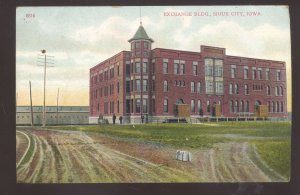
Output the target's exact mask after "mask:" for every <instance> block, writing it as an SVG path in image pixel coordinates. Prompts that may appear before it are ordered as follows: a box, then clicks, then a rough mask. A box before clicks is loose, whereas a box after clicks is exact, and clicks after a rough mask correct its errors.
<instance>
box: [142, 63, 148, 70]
mask: <svg viewBox="0 0 300 195" xmlns="http://www.w3.org/2000/svg"><path fill="white" fill-rule="evenodd" d="M143 73H148V63H147V62H143Z"/></svg>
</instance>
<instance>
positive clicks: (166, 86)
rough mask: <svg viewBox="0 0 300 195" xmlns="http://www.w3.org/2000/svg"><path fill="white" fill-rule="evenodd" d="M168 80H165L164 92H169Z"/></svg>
mask: <svg viewBox="0 0 300 195" xmlns="http://www.w3.org/2000/svg"><path fill="white" fill-rule="evenodd" d="M168 88H169V87H168V81H167V80H164V92H167V91H168Z"/></svg>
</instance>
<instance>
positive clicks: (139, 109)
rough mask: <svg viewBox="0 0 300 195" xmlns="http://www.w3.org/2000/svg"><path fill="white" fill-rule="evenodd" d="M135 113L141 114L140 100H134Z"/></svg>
mask: <svg viewBox="0 0 300 195" xmlns="http://www.w3.org/2000/svg"><path fill="white" fill-rule="evenodd" d="M135 112H136V113H140V112H141V100H140V99H136V100H135Z"/></svg>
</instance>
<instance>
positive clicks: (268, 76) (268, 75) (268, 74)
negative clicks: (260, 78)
mask: <svg viewBox="0 0 300 195" xmlns="http://www.w3.org/2000/svg"><path fill="white" fill-rule="evenodd" d="M266 80H270V69H269V68H266Z"/></svg>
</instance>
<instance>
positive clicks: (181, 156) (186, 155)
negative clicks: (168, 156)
mask: <svg viewBox="0 0 300 195" xmlns="http://www.w3.org/2000/svg"><path fill="white" fill-rule="evenodd" d="M176 160H181V161H192V154H191V153H190V152H187V151H180V150H177V152H176Z"/></svg>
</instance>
